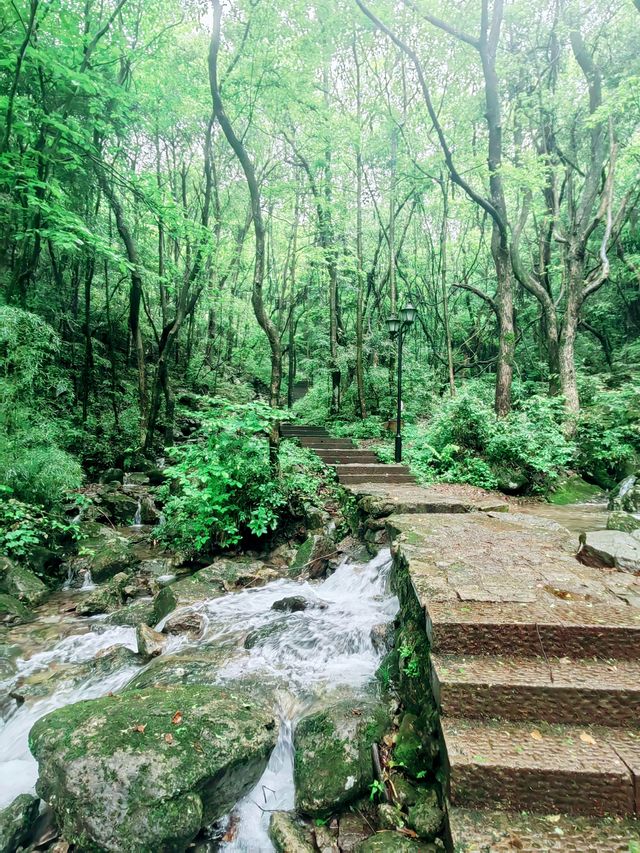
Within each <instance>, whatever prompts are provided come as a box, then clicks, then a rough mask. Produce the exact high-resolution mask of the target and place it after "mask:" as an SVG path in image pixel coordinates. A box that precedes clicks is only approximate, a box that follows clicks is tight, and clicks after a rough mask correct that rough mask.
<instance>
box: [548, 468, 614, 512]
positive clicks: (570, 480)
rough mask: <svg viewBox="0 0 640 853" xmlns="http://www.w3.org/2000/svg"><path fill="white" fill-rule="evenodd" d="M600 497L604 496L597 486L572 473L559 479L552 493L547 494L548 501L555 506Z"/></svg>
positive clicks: (585, 501) (586, 501)
mask: <svg viewBox="0 0 640 853" xmlns="http://www.w3.org/2000/svg"><path fill="white" fill-rule="evenodd" d="M602 497H604V496H603V493H602V489H600V487H599V486H594V485H592V484H591V483H587V481H586V480H583V479H582V477H579V476H577V475H573V476H571V477H564V478H563V479H562V480H560V482H559V483H558V485H557V487H556V488H555V489H554V491H553V492H552V494H551V495H549V503H552V504H556V506H566V505H567V504H579V503H588V502H589V501H595V500H597V499H598V498H602Z"/></svg>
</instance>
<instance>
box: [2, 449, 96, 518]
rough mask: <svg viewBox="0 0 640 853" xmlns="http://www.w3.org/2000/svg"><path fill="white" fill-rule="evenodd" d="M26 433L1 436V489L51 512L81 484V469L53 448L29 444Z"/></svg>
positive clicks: (68, 457)
mask: <svg viewBox="0 0 640 853" xmlns="http://www.w3.org/2000/svg"><path fill="white" fill-rule="evenodd" d="M29 438H30V437H29V436H28V435H27V434H26V433H19V434H18V435H16V436H15V437H12V438H8V437H7V436H6V435H2V434H0V485H2V486H5V487H6V488H7V489H9V490H10V492H11V494H12V495H13V496H14V497H15V498H16V499H18V500H21V501H25V502H26V503H28V504H36V505H38V506H41V507H44V508H47V509H51V508H54V507H57V506H59V505H60V504H61V502H62V501H63V500H64V499H65V497H66V496H67V494H68V492H70V491H71V490H73V489H77V488H78V487H79V486H80V485H81V483H82V469H81V467H80V464H79V463H78V462H77V460H75V459H74V458H73V457H72V456H70V455H69V454H68V453H66V452H65V451H64V450H61V449H60V448H59V447H56V446H55V445H54V444H35V445H33V444H31V443H30V441H29Z"/></svg>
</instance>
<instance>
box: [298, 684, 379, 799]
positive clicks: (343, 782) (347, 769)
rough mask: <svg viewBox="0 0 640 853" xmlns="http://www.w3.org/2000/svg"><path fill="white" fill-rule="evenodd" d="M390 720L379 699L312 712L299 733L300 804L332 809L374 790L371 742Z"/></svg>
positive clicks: (376, 739)
mask: <svg viewBox="0 0 640 853" xmlns="http://www.w3.org/2000/svg"><path fill="white" fill-rule="evenodd" d="M388 723H389V718H388V714H387V710H386V708H385V707H384V706H383V705H382V704H381V703H380V702H378V701H375V700H365V701H363V702H362V703H360V704H357V705H354V703H353V702H352V701H342V702H338V703H336V704H335V705H332V706H330V707H329V708H326V709H325V710H323V711H320V712H318V713H316V714H312V715H311V716H309V717H306V718H305V719H304V720H302V722H301V723H300V724H299V725H298V727H297V729H296V733H295V738H294V746H295V761H294V776H295V785H296V808H297V809H298V810H299V811H300V812H302V813H304V814H310V815H321V814H327V813H329V812H331V811H334V810H336V809H338V808H341V807H342V806H344V805H346V804H348V803H350V802H351V801H353V800H355V799H357V798H358V797H360V796H362V795H363V794H365V793H368V791H369V788H370V786H371V784H372V782H373V778H374V776H373V766H372V760H371V745H372V744H373V743H377V742H378V741H379V740H380V739H381V737H382V735H383V734H384V732H385V729H386V727H387V725H388Z"/></svg>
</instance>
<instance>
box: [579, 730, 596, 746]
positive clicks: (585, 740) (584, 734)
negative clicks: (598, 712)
mask: <svg viewBox="0 0 640 853" xmlns="http://www.w3.org/2000/svg"><path fill="white" fill-rule="evenodd" d="M580 740H581V741H582V743H589V744H591V746H595V745H596V742H595V740H594V738H592V737H591V735H590V734H587V732H580Z"/></svg>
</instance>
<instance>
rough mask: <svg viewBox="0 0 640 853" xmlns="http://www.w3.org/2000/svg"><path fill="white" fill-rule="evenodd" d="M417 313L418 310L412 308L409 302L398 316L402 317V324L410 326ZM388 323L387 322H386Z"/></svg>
mask: <svg viewBox="0 0 640 853" xmlns="http://www.w3.org/2000/svg"><path fill="white" fill-rule="evenodd" d="M417 313H418V309H417V308H414V307H413V305H412V304H411V303H410V302H409V303H407V305H405V307H404V308H403V309H402V311H401V312H400V316H401V317H402V322H403V323H406V324H407V325H408V326H410V325H411V324H412V323H413V321H414V320H415V318H416V314H417ZM387 322H388V321H387Z"/></svg>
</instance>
